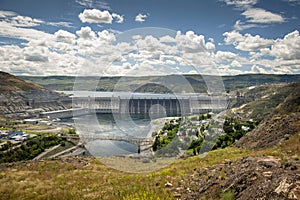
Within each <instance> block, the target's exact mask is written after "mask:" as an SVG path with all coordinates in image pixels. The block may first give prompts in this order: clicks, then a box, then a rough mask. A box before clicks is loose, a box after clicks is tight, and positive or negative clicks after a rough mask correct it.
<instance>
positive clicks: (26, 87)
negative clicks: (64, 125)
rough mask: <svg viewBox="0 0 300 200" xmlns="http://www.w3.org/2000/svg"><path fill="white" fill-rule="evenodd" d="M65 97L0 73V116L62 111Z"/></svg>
mask: <svg viewBox="0 0 300 200" xmlns="http://www.w3.org/2000/svg"><path fill="white" fill-rule="evenodd" d="M64 98H65V97H64V96H62V95H61V94H58V93H56V92H53V91H51V90H48V89H46V88H44V87H42V86H40V85H38V84H36V83H32V82H27V81H24V80H22V79H20V78H18V77H16V76H13V75H11V74H8V73H5V72H0V115H4V116H5V117H12V118H24V117H33V116H37V115H38V113H37V111H38V110H37V109H40V110H39V112H40V111H43V110H44V111H48V110H57V109H64V108H66V105H64V104H63V103H62V102H61V101H62V100H63V99H64Z"/></svg>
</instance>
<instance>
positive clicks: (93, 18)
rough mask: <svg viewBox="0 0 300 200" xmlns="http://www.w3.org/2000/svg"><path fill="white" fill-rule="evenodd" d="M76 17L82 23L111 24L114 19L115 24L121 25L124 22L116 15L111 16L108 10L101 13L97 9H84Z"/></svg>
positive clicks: (121, 17)
mask: <svg viewBox="0 0 300 200" xmlns="http://www.w3.org/2000/svg"><path fill="white" fill-rule="evenodd" d="M78 17H79V19H80V20H81V22H83V23H86V22H87V23H98V24H99V23H105V24H111V23H112V21H113V19H115V21H116V22H117V23H123V21H124V17H123V16H121V15H119V14H117V13H112V14H111V13H110V12H109V11H108V10H103V11H102V10H98V9H85V10H84V11H83V12H82V13H80V14H79V15H78Z"/></svg>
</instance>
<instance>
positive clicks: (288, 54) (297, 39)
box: [269, 30, 300, 60]
mask: <svg viewBox="0 0 300 200" xmlns="http://www.w3.org/2000/svg"><path fill="white" fill-rule="evenodd" d="M269 54H270V55H272V56H275V57H276V58H278V59H281V60H300V36H299V31H298V30H295V31H293V32H291V33H289V34H287V35H286V36H284V38H283V39H277V40H275V42H274V45H272V47H271V49H270V52H269Z"/></svg>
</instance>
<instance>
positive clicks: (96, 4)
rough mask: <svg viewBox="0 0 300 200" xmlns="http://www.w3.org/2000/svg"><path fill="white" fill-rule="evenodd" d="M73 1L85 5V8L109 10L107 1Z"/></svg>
mask: <svg viewBox="0 0 300 200" xmlns="http://www.w3.org/2000/svg"><path fill="white" fill-rule="evenodd" d="M75 1H76V3H78V4H79V5H81V6H84V7H87V8H92V7H96V8H101V9H106V10H110V7H109V5H108V3H106V2H102V1H99V0H75Z"/></svg>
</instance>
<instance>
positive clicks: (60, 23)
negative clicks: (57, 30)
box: [46, 22, 72, 27]
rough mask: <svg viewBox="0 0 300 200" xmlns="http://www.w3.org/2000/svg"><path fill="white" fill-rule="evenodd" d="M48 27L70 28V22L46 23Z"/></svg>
mask: <svg viewBox="0 0 300 200" xmlns="http://www.w3.org/2000/svg"><path fill="white" fill-rule="evenodd" d="M46 23H47V24H48V25H51V26H58V27H59V26H64V27H72V23H71V22H46Z"/></svg>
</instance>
